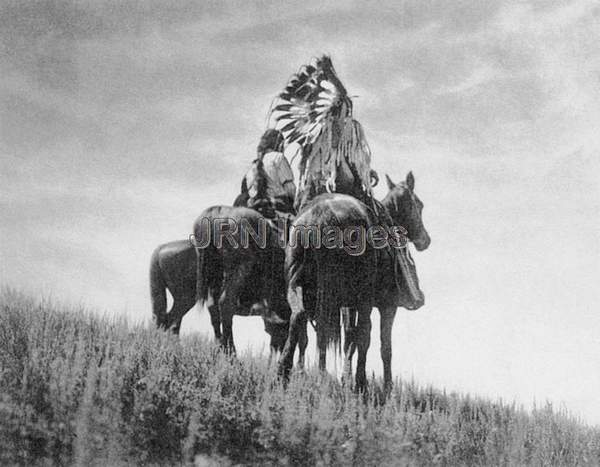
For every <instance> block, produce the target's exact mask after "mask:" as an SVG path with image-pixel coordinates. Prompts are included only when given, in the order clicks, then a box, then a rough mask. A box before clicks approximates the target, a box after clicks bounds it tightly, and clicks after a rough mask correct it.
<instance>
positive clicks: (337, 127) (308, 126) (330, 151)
mask: <svg viewBox="0 0 600 467" xmlns="http://www.w3.org/2000/svg"><path fill="white" fill-rule="evenodd" d="M271 118H273V119H274V121H275V122H276V123H275V126H276V128H277V129H279V130H280V131H281V132H282V133H283V134H284V138H285V142H286V143H287V144H291V143H298V144H300V145H301V146H302V147H303V149H304V150H303V152H302V160H301V162H300V167H301V180H300V188H302V186H303V184H304V182H305V181H306V178H307V175H308V174H307V172H308V171H309V170H310V167H311V162H312V161H314V160H319V161H320V166H322V165H323V163H324V164H325V165H327V166H328V171H329V179H328V180H327V181H326V184H327V185H328V186H329V187H330V188H331V187H332V186H333V187H334V190H335V184H334V181H335V176H336V169H337V167H338V166H339V164H340V163H341V162H342V160H345V161H346V162H347V163H348V164H350V165H351V166H352V168H353V171H355V173H357V174H358V176H359V177H360V182H361V183H362V185H363V188H364V189H365V191H367V192H370V191H371V184H370V163H371V152H370V150H369V146H368V144H367V141H366V139H365V136H364V133H363V130H362V127H361V125H360V123H358V122H357V121H356V120H354V119H353V118H352V101H351V100H350V97H349V96H348V93H347V91H346V88H344V85H343V84H342V82H341V81H340V80H339V78H338V77H337V74H336V73H335V70H334V68H333V64H332V63H331V59H330V58H329V57H328V56H325V55H324V56H322V57H320V58H317V59H313V61H312V62H311V64H309V65H304V66H303V67H301V68H300V70H299V71H298V72H297V73H296V74H294V75H293V76H292V78H291V79H290V81H289V82H288V84H287V86H286V87H285V89H284V90H283V92H281V93H280V94H279V96H278V102H277V105H275V107H274V108H273V109H272V111H271V115H270V119H271Z"/></svg>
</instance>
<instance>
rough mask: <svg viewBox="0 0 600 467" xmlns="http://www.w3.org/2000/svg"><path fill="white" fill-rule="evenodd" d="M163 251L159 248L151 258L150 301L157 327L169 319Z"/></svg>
mask: <svg viewBox="0 0 600 467" xmlns="http://www.w3.org/2000/svg"><path fill="white" fill-rule="evenodd" d="M161 249H162V246H159V247H157V248H156V249H155V250H154V252H153V253H152V257H151V258H150V300H151V301H152V319H153V321H154V324H155V325H156V326H161V325H163V324H164V322H165V319H166V317H167V283H166V282H165V278H164V276H163V273H162V271H161V269H160V251H161Z"/></svg>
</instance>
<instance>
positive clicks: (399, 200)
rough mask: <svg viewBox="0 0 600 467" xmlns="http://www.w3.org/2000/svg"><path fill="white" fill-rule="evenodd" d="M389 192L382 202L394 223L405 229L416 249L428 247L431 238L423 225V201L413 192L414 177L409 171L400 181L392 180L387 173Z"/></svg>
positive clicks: (420, 249)
mask: <svg viewBox="0 0 600 467" xmlns="http://www.w3.org/2000/svg"><path fill="white" fill-rule="evenodd" d="M385 178H386V180H387V184H388V188H389V190H390V191H389V192H388V194H387V195H386V197H385V198H384V199H383V201H382V204H383V205H384V207H385V208H386V209H387V211H388V213H389V214H390V216H391V217H392V220H393V221H394V223H395V224H396V225H400V226H402V227H404V228H405V229H406V233H407V235H408V239H409V240H410V241H411V242H413V244H414V245H415V248H416V249H417V250H418V251H422V250H425V249H427V247H429V244H430V243H431V238H430V237H429V234H428V233H427V230H426V229H425V226H424V225H423V216H422V214H423V202H422V201H421V200H420V199H419V197H418V196H417V194H416V193H415V177H414V175H413V173H412V172H409V173H408V175H407V176H406V179H405V180H404V181H402V182H400V183H394V182H392V179H391V178H390V177H389V175H387V174H386V176H385Z"/></svg>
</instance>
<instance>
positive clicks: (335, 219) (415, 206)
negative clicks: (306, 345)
mask: <svg viewBox="0 0 600 467" xmlns="http://www.w3.org/2000/svg"><path fill="white" fill-rule="evenodd" d="M388 179H389V177H388ZM388 185H389V183H388ZM411 186H412V188H414V177H413V175H412V173H409V175H408V176H407V179H406V182H405V183H404V184H401V185H399V186H398V187H396V186H394V187H393V189H392V188H391V187H390V192H389V193H388V195H387V196H386V198H385V199H384V202H383V203H382V206H381V208H382V209H383V212H382V213H379V215H377V214H376V213H375V212H373V210H372V209H370V208H369V207H367V206H366V205H365V204H364V203H362V202H361V201H360V200H358V199H357V198H355V197H352V196H349V195H344V194H338V193H333V194H322V195H318V196H316V197H315V198H314V199H313V200H312V201H310V202H308V203H307V205H306V208H305V209H304V211H303V212H302V213H301V214H300V215H299V216H298V217H297V218H296V220H295V221H294V223H293V225H292V228H291V232H292V233H293V232H294V230H295V228H299V227H302V226H311V228H313V229H315V228H316V230H317V231H321V232H322V231H323V229H325V228H327V229H328V230H331V229H332V228H337V229H338V231H342V232H362V234H363V235H365V232H369V231H370V229H372V228H374V227H379V223H380V220H382V219H385V221H386V222H385V223H387V224H388V226H389V227H391V226H392V225H391V224H393V225H395V226H402V227H404V228H406V231H407V233H408V234H409V235H412V238H413V241H415V240H414V239H417V240H416V242H418V243H419V248H421V247H426V244H427V243H428V242H429V241H430V240H428V238H429V237H428V234H427V232H426V231H425V230H424V227H423V225H422V220H421V210H422V203H421V202H420V200H419V199H418V197H417V196H416V195H415V194H414V192H413V191H412V189H410V187H411ZM386 216H387V218H386ZM403 223H404V224H406V225H404V224H403ZM334 230H335V229H334ZM292 233H291V234H290V235H292ZM359 236H360V233H359ZM344 240H346V242H345V243H344V244H343V247H342V248H339V245H338V246H336V247H334V248H321V246H319V247H315V245H314V244H308V245H307V244H306V242H305V243H304V244H302V245H301V244H300V242H295V243H294V242H290V243H289V244H288V246H287V248H286V263H285V271H286V278H287V283H288V290H287V296H288V302H289V304H290V306H291V309H292V315H291V318H290V328H289V334H288V339H287V342H286V345H285V347H284V351H283V354H282V356H281V359H280V363H279V373H280V374H281V375H283V376H284V378H287V377H288V375H289V371H290V370H291V366H292V362H293V355H294V352H295V347H296V345H297V343H298V342H299V341H301V340H303V339H306V337H305V336H306V323H307V319H308V318H310V319H314V320H315V321H316V331H317V348H318V350H319V369H320V370H322V371H324V370H325V367H326V350H327V346H328V345H329V344H334V345H335V346H336V348H337V350H338V352H339V351H340V346H339V342H340V309H341V308H344V309H345V310H347V311H348V313H347V316H345V318H346V319H345V320H344V328H345V336H346V337H345V340H344V354H345V358H346V362H345V369H348V368H351V364H350V362H351V358H352V355H353V353H354V350H356V349H357V350H358V362H357V370H356V389H357V390H364V389H365V388H366V370H365V365H366V354H367V350H368V348H369V345H370V332H371V319H370V313H371V309H372V307H373V306H377V307H378V308H379V310H380V313H381V315H382V328H381V331H382V359H383V360H384V368H386V369H389V361H390V359H388V354H389V356H390V358H391V325H392V323H393V317H394V314H395V311H396V307H397V306H404V307H406V308H410V309H417V308H419V307H421V306H422V305H423V304H424V296H423V293H422V292H421V290H420V289H419V285H418V278H417V276H416V269H415V268H414V263H413V262H412V261H411V260H410V257H409V255H408V252H407V250H395V249H392V247H391V246H390V245H389V242H387V243H386V244H385V245H383V246H382V247H379V248H375V247H374V246H373V245H372V244H371V243H373V242H369V241H365V240H367V239H366V238H364V239H363V244H362V245H361V246H360V250H357V251H354V252H352V251H351V248H352V246H353V245H351V243H352V242H348V241H347V240H348V238H346V237H345V235H344ZM309 243H310V242H309ZM399 246H400V245H399ZM398 267H400V268H401V269H402V274H398ZM384 342H385V344H384ZM388 349H389V352H388ZM300 352H301V353H302V350H301V351H300ZM346 372H347V370H346ZM384 373H385V375H389V379H390V381H391V372H390V371H387V370H386V371H385V372H384ZM386 378H387V376H386Z"/></svg>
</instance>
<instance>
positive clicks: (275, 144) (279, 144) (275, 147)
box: [256, 128, 283, 158]
mask: <svg viewBox="0 0 600 467" xmlns="http://www.w3.org/2000/svg"><path fill="white" fill-rule="evenodd" d="M269 151H278V152H282V151H283V133H281V131H279V130H276V129H274V128H269V129H268V130H267V131H265V132H264V133H263V135H262V136H261V138H260V142H259V143H258V147H257V148H256V154H257V156H258V157H259V158H260V157H262V156H264V155H265V154H266V153H267V152H269Z"/></svg>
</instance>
